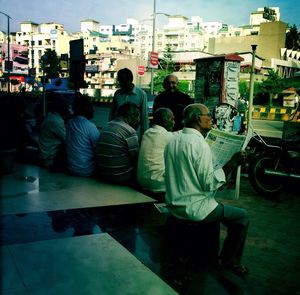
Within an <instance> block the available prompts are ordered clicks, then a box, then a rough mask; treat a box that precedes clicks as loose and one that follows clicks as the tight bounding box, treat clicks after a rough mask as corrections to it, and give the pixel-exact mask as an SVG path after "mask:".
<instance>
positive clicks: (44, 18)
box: [0, 0, 300, 33]
mask: <svg viewBox="0 0 300 295" xmlns="http://www.w3.org/2000/svg"><path fill="white" fill-rule="evenodd" d="M154 1H156V12H157V13H159V12H161V13H166V14H170V15H184V16H186V17H188V18H190V17H191V16H200V17H201V18H202V19H203V21H218V22H222V23H225V24H228V25H233V26H240V25H246V24H249V18H250V13H251V12H254V11H256V10H257V8H258V7H264V6H267V7H279V8H280V14H281V20H282V21H284V22H286V23H288V24H290V25H293V24H295V25H296V26H297V28H298V30H299V28H300V17H299V15H300V1H299V0H269V1H265V0H111V1H109V0H43V1H41V0H29V1H20V0H0V11H1V12H4V13H5V14H7V15H9V16H10V17H11V19H10V31H11V32H16V31H20V23H21V22H23V21H32V22H35V23H38V24H40V23H45V22H57V23H60V24H62V25H63V26H64V28H65V30H66V31H68V32H69V33H73V32H78V31H80V21H82V20H85V19H93V20H96V21H98V22H99V23H100V25H111V24H121V23H126V19H127V18H135V19H137V20H146V19H148V22H149V24H151V22H150V21H149V19H151V17H152V14H153V6H154ZM7 19H8V18H7V17H6V16H4V15H2V14H0V30H1V31H4V32H7ZM146 22H147V21H146ZM156 23H157V27H160V26H162V25H164V24H167V17H166V16H165V15H160V14H157V16H156Z"/></svg>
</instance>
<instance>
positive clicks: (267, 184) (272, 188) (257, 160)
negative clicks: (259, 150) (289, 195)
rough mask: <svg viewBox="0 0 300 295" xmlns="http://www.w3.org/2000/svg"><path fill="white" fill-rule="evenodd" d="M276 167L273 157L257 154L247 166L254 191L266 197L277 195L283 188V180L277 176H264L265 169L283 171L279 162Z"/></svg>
mask: <svg viewBox="0 0 300 295" xmlns="http://www.w3.org/2000/svg"><path fill="white" fill-rule="evenodd" d="M275 165H276V158H274V155H268V154H259V155H257V156H255V157H254V158H253V159H252V161H251V163H250V165H249V170H248V173H249V180H250V183H251V184H252V186H253V187H254V189H255V190H256V191H257V192H258V193H259V194H261V195H264V196H266V197H274V196H275V195H277V194H279V193H280V192H281V191H282V189H283V186H284V182H283V179H282V178H280V177H279V176H272V175H266V174H265V169H272V170H277V171H284V167H283V165H282V164H281V163H280V162H279V163H277V167H276V168H275Z"/></svg>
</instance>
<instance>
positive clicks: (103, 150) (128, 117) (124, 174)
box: [96, 102, 140, 185]
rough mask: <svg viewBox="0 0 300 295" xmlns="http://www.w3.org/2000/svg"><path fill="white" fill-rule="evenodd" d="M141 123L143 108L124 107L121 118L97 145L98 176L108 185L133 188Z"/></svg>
mask: <svg viewBox="0 0 300 295" xmlns="http://www.w3.org/2000/svg"><path fill="white" fill-rule="evenodd" d="M139 123H140V113H139V108H138V107H137V105H136V104H134V103H130V102H127V103H124V104H122V105H121V106H120V107H119V109H118V113H117V117H116V118H115V119H114V120H112V121H110V122H108V124H107V126H106V127H104V128H103V129H102V130H101V133H100V138H99V141H98V143H97V145H96V162H97V168H96V174H97V176H98V177H99V178H100V179H101V180H104V181H108V182H112V183H119V184H129V185H133V184H134V180H135V175H136V172H135V171H136V164H137V158H138V151H139V141H138V136H137V133H136V129H137V127H138V126H139Z"/></svg>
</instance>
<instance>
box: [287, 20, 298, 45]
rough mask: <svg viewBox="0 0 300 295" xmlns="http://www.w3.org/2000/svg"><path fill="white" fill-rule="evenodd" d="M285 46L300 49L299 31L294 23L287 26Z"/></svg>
mask: <svg viewBox="0 0 300 295" xmlns="http://www.w3.org/2000/svg"><path fill="white" fill-rule="evenodd" d="M285 47H286V48H287V49H292V50H300V32H298V29H297V27H296V25H293V26H292V27H289V30H288V32H287V33H286V38H285Z"/></svg>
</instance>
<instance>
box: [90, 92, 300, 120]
mask: <svg viewBox="0 0 300 295" xmlns="http://www.w3.org/2000/svg"><path fill="white" fill-rule="evenodd" d="M92 102H93V103H96V104H111V103H112V102H113V98H112V97H109V98H103V97H101V98H93V100H92ZM294 110H295V109H293V108H284V107H269V106H258V105H256V106H253V110H252V118H253V119H259V120H272V121H287V120H288V118H289V116H290V114H291V113H292V112H293V111H294ZM299 121H300V120H299Z"/></svg>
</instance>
